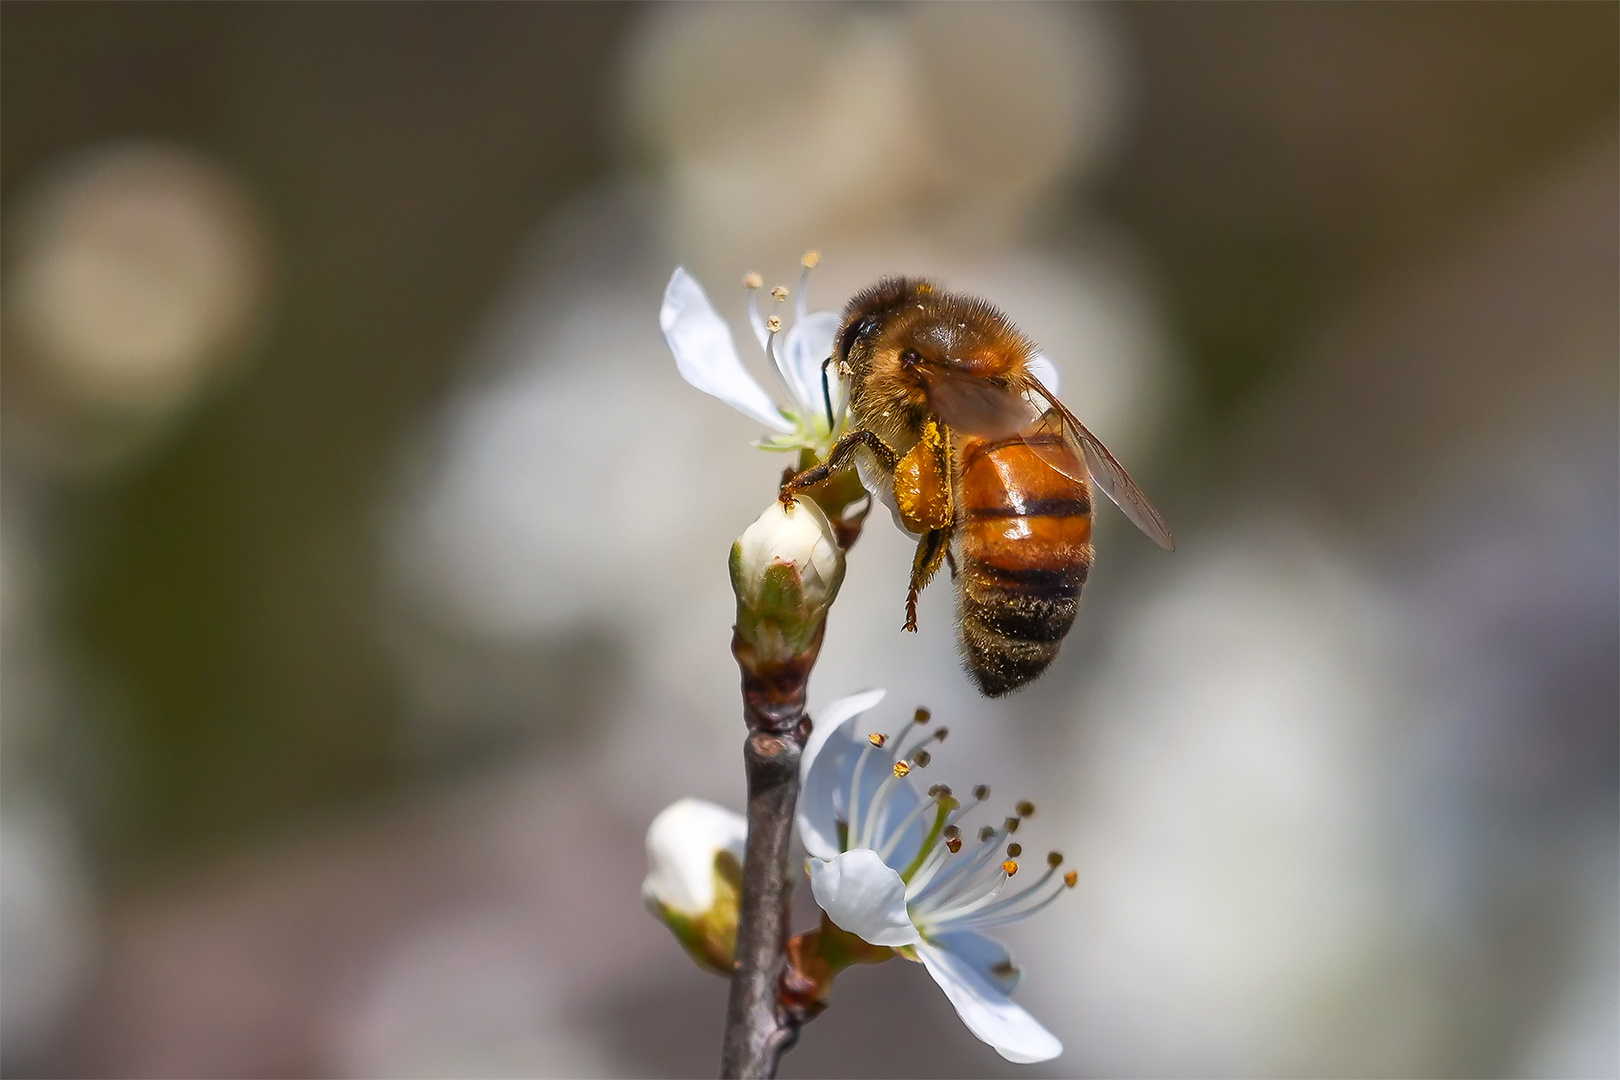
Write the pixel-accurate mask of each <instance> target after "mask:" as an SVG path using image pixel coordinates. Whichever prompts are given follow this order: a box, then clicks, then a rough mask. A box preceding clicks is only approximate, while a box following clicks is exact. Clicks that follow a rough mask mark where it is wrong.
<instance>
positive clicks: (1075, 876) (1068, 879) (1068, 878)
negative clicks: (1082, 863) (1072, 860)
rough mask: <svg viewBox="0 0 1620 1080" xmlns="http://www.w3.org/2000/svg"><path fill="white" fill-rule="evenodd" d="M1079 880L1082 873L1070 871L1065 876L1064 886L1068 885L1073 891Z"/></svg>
mask: <svg viewBox="0 0 1620 1080" xmlns="http://www.w3.org/2000/svg"><path fill="white" fill-rule="evenodd" d="M1079 880H1080V872H1079V871H1078V870H1070V871H1069V872H1068V873H1067V874H1064V875H1063V884H1065V885H1067V886H1068V887H1069V888H1071V889H1072V888H1074V883H1075V882H1077V881H1079Z"/></svg>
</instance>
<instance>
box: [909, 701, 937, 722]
mask: <svg viewBox="0 0 1620 1080" xmlns="http://www.w3.org/2000/svg"><path fill="white" fill-rule="evenodd" d="M933 718H934V714H933V713H931V712H929V711H928V710H927V709H925V708H923V707H922V706H921V705H919V706H917V711H916V712H915V713H913V714H912V716H911V719H912V720H913V721H915V722H916V723H919V724H926V723H928V721H930V720H932V719H933Z"/></svg>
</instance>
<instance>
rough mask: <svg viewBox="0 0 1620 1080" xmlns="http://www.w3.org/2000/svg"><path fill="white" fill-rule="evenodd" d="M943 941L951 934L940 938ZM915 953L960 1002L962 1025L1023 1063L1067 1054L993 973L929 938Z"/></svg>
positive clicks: (954, 1000)
mask: <svg viewBox="0 0 1620 1080" xmlns="http://www.w3.org/2000/svg"><path fill="white" fill-rule="evenodd" d="M835 921H836V920H835ZM956 936H957V935H954V934H953V935H949V936H948V937H956ZM975 936H977V935H975ZM945 940H948V938H942V939H940V941H941V942H943V941H945ZM917 955H918V956H919V957H920V958H921V959H922V962H923V964H924V966H926V967H927V968H928V974H930V975H932V976H933V977H934V981H935V982H936V983H938V984H939V988H940V989H941V990H943V991H945V996H946V997H948V998H950V999H951V1004H952V1005H954V1006H956V1015H957V1016H959V1017H961V1018H962V1023H964V1024H966V1025H967V1029H968V1030H969V1031H971V1032H973V1034H974V1035H976V1036H978V1037H979V1038H980V1039H981V1040H983V1041H984V1042H986V1043H989V1044H990V1046H991V1048H992V1049H994V1050H995V1052H996V1053H998V1054H1000V1055H1001V1056H1002V1057H1004V1058H1006V1059H1007V1060H1008V1061H1015V1062H1018V1063H1019V1064H1028V1063H1030V1062H1035V1061H1048V1060H1050V1059H1052V1058H1055V1057H1057V1056H1058V1055H1059V1054H1061V1053H1063V1044H1062V1043H1061V1042H1059V1041H1058V1039H1057V1036H1056V1035H1053V1034H1052V1033H1051V1032H1050V1031H1047V1030H1046V1029H1045V1028H1044V1027H1042V1026H1041V1024H1040V1021H1038V1020H1036V1019H1035V1018H1034V1017H1033V1016H1031V1015H1029V1013H1027V1012H1025V1011H1024V1008H1023V1006H1021V1005H1019V1004H1017V1003H1016V1002H1014V1001H1013V1000H1012V999H1011V998H1009V997H1008V996H1007V995H1006V994H1004V993H1002V991H1001V990H1000V989H998V988H997V987H996V985H995V984H994V983H993V982H992V981H991V978H990V976H989V975H988V974H987V973H985V972H981V971H980V970H979V969H978V968H977V967H976V966H975V965H974V964H973V963H972V962H970V961H969V960H968V959H967V958H966V957H964V956H960V955H958V954H956V953H954V952H952V951H950V950H949V949H948V948H943V947H941V945H938V944H933V943H930V942H926V941H925V942H923V943H922V944H921V945H918V946H917Z"/></svg>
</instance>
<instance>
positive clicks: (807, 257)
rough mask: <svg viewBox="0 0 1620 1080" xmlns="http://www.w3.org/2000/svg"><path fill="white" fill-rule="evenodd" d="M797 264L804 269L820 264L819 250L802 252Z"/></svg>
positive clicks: (811, 268) (813, 267)
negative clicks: (802, 255) (802, 256)
mask: <svg viewBox="0 0 1620 1080" xmlns="http://www.w3.org/2000/svg"><path fill="white" fill-rule="evenodd" d="M799 265H800V266H802V267H804V268H805V269H806V270H814V269H815V268H816V267H818V266H820V265H821V252H819V251H807V252H805V253H804V258H802V259H800V260H799Z"/></svg>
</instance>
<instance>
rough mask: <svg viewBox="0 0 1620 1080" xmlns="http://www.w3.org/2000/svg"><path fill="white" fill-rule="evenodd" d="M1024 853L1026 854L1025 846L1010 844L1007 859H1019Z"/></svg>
mask: <svg viewBox="0 0 1620 1080" xmlns="http://www.w3.org/2000/svg"><path fill="white" fill-rule="evenodd" d="M1023 853H1024V845H1023V844H1008V845H1007V857H1008V858H1010V859H1016V858H1018V856H1020V855H1022V854H1023Z"/></svg>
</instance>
